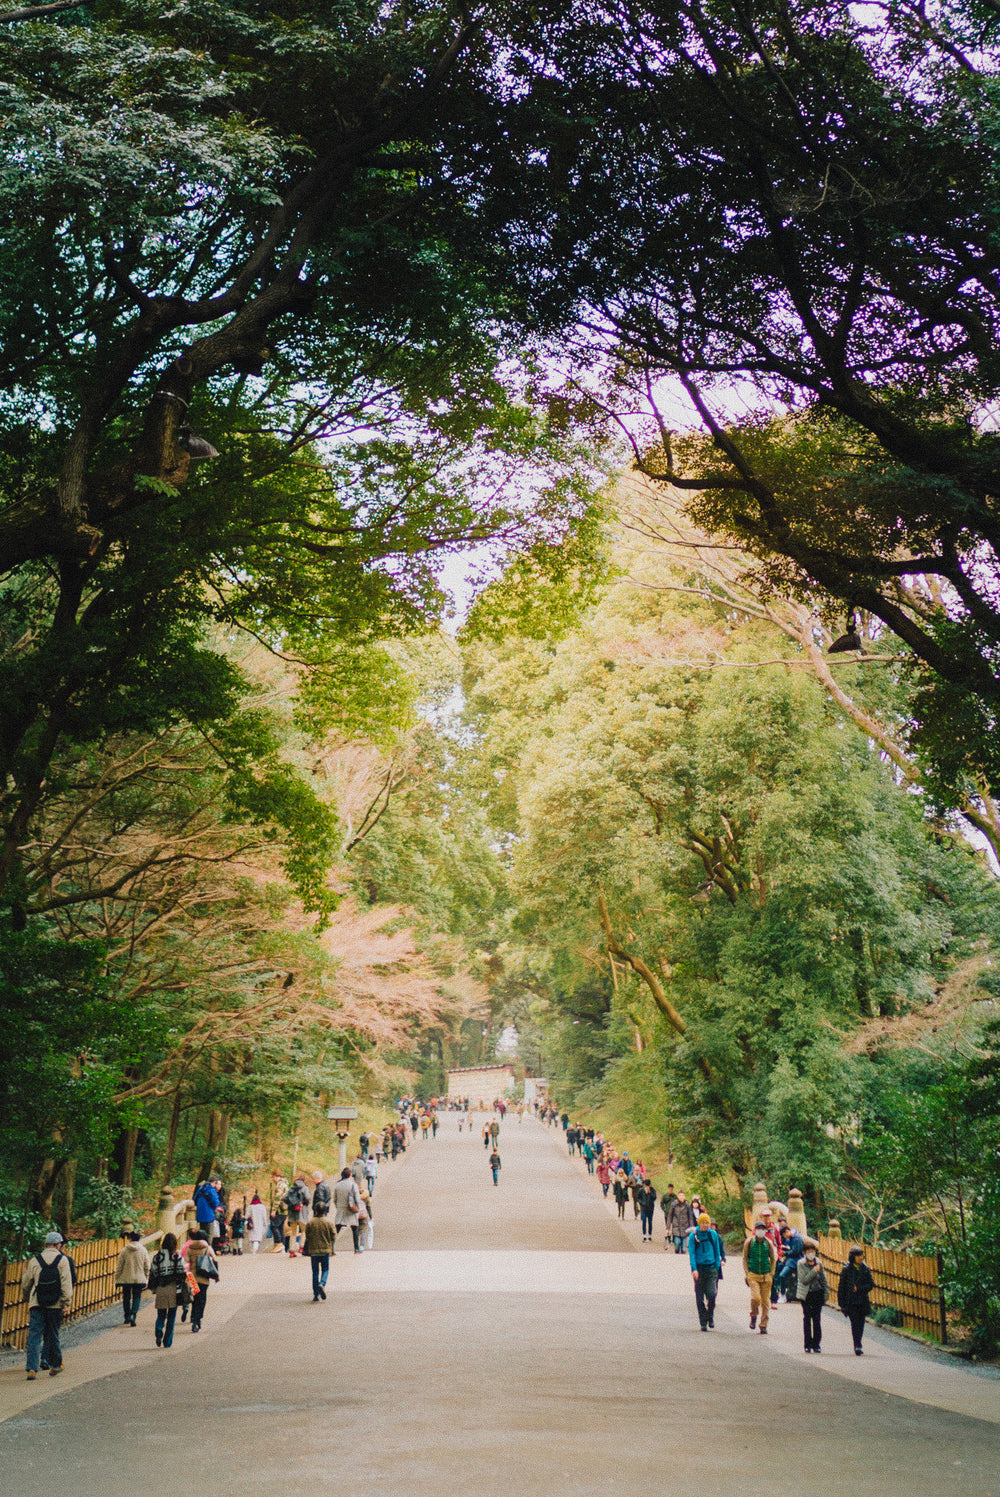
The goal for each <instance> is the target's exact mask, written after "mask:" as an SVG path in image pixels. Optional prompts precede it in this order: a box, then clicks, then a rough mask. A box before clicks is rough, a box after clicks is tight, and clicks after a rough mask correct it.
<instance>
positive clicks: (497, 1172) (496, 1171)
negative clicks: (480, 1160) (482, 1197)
mask: <svg viewBox="0 0 1000 1497" xmlns="http://www.w3.org/2000/svg"><path fill="white" fill-rule="evenodd" d="M493 1184H494V1185H499V1184H500V1166H499V1165H498V1164H495V1165H494V1166H493Z"/></svg>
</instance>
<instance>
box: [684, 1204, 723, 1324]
mask: <svg viewBox="0 0 1000 1497" xmlns="http://www.w3.org/2000/svg"><path fill="white" fill-rule="evenodd" d="M687 1244H688V1258H689V1259H690V1261H691V1277H692V1278H693V1279H694V1299H695V1304H696V1305H697V1306H698V1320H699V1322H700V1324H701V1328H702V1330H703V1331H712V1330H714V1329H715V1296H716V1294H717V1293H718V1289H719V1272H720V1270H721V1268H722V1244H721V1242H720V1241H719V1234H718V1233H717V1232H713V1231H712V1224H711V1221H710V1219H709V1215H708V1212H707V1211H703V1212H702V1213H701V1215H700V1216H699V1218H698V1222H697V1225H696V1226H695V1228H694V1230H693V1231H692V1232H691V1233H689V1235H688V1240H687Z"/></svg>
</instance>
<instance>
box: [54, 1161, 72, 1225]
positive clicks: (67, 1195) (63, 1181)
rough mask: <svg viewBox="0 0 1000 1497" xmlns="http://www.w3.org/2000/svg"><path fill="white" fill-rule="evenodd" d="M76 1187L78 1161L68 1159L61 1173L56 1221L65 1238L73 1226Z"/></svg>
mask: <svg viewBox="0 0 1000 1497" xmlns="http://www.w3.org/2000/svg"><path fill="white" fill-rule="evenodd" d="M75 1185H76V1160H75V1159H67V1161H66V1163H65V1164H64V1165H63V1167H62V1169H61V1170H60V1172H59V1192H58V1197H57V1204H56V1221H57V1222H58V1224H59V1230H60V1232H61V1233H62V1234H63V1236H64V1237H68V1236H69V1235H70V1230H71V1228H72V1226H73V1193H74V1187H75Z"/></svg>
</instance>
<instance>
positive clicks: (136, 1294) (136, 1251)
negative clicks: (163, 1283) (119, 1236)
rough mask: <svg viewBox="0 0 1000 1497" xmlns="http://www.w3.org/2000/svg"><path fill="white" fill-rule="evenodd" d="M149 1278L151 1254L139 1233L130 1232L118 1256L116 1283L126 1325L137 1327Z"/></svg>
mask: <svg viewBox="0 0 1000 1497" xmlns="http://www.w3.org/2000/svg"><path fill="white" fill-rule="evenodd" d="M148 1278H149V1254H148V1253H147V1251H146V1249H145V1248H144V1247H143V1245H142V1237H141V1236H140V1235H139V1233H138V1232H130V1233H129V1234H128V1241H127V1242H126V1244H125V1246H124V1247H123V1248H122V1250H121V1252H120V1253H119V1254H118V1262H117V1263H116V1264H115V1283H116V1284H117V1285H118V1287H119V1289H120V1290H121V1292H122V1314H123V1315H124V1322H123V1323H124V1324H125V1325H135V1317H136V1316H137V1315H138V1313H139V1304H140V1301H141V1300H142V1291H143V1290H144V1289H145V1287H146V1280H147V1279H148Z"/></svg>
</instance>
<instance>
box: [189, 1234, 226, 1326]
mask: <svg viewBox="0 0 1000 1497" xmlns="http://www.w3.org/2000/svg"><path fill="white" fill-rule="evenodd" d="M184 1251H185V1254H186V1255H187V1260H188V1268H189V1270H190V1272H191V1273H192V1274H193V1275H194V1281H195V1283H196V1285H197V1286H198V1288H197V1293H196V1294H195V1295H194V1297H193V1298H192V1300H191V1329H192V1331H200V1330H201V1322H202V1320H203V1318H204V1315H205V1301H206V1299H207V1298H208V1286H209V1284H215V1283H218V1281H219V1260H218V1258H217V1257H216V1256H215V1253H214V1251H213V1249H212V1244H211V1243H210V1242H209V1240H208V1238H207V1237H206V1236H205V1234H204V1232H196V1233H195V1234H194V1236H193V1237H191V1238H190V1240H189V1241H188V1243H187V1245H186V1246H185V1249H184Z"/></svg>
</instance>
